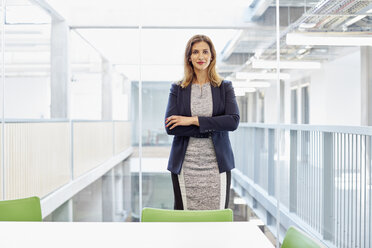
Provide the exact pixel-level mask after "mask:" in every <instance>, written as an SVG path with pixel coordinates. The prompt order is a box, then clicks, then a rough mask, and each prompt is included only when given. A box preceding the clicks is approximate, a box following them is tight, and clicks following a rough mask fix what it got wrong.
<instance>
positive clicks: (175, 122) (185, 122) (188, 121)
mask: <svg viewBox="0 0 372 248" xmlns="http://www.w3.org/2000/svg"><path fill="white" fill-rule="evenodd" d="M165 124H167V125H166V126H165V127H169V126H170V128H169V129H170V130H172V129H173V128H175V127H177V126H191V125H196V126H199V119H198V117H197V116H192V117H188V116H181V115H172V116H169V117H168V118H166V119H165Z"/></svg>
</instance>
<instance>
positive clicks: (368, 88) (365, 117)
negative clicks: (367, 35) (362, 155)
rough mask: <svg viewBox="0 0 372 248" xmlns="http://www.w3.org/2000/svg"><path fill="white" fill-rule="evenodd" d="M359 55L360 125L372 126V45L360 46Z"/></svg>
mask: <svg viewBox="0 0 372 248" xmlns="http://www.w3.org/2000/svg"><path fill="white" fill-rule="evenodd" d="M360 55H361V71H360V73H361V90H362V92H361V96H362V97H361V111H362V113H361V116H362V120H361V125H362V126H372V71H371V68H372V47H370V46H368V47H367V46H365V47H361V48H360Z"/></svg>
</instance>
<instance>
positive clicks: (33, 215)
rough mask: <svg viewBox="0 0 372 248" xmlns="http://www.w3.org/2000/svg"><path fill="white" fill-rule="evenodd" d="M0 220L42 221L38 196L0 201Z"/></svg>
mask: <svg viewBox="0 0 372 248" xmlns="http://www.w3.org/2000/svg"><path fill="white" fill-rule="evenodd" d="M0 221H42V217H41V207H40V198H39V197H36V196H34V197H29V198H24V199H17V200H9V201H0Z"/></svg>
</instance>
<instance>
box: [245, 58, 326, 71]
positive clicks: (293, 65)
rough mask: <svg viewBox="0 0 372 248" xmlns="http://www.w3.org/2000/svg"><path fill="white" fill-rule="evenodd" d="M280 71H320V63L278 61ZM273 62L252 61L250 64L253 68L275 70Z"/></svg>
mask: <svg viewBox="0 0 372 248" xmlns="http://www.w3.org/2000/svg"><path fill="white" fill-rule="evenodd" d="M279 65H280V69H320V68H321V63H320V62H313V61H282V60H281V61H280V62H279ZM276 66H277V63H276V61H275V60H254V61H253V62H252V67H253V68H257V69H259V68H276Z"/></svg>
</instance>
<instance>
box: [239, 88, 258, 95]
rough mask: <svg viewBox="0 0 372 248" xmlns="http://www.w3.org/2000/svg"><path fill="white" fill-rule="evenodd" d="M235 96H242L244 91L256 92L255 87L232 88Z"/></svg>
mask: <svg viewBox="0 0 372 248" xmlns="http://www.w3.org/2000/svg"><path fill="white" fill-rule="evenodd" d="M234 92H235V96H244V95H245V93H252V92H256V89H255V88H236V89H234Z"/></svg>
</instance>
